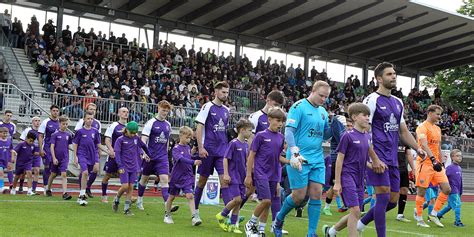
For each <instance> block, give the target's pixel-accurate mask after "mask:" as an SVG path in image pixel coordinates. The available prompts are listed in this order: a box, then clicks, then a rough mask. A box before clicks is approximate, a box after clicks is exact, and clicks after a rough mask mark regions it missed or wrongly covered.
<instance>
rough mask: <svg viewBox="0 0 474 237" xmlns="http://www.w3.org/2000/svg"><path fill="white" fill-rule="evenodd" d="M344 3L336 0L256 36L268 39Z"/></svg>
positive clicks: (343, 0)
mask: <svg viewBox="0 0 474 237" xmlns="http://www.w3.org/2000/svg"><path fill="white" fill-rule="evenodd" d="M344 2H345V0H336V1H335V2H332V3H329V4H327V5H324V6H322V7H320V8H316V9H314V10H312V11H309V12H306V13H303V14H302V15H299V16H297V17H294V18H292V19H290V20H287V21H285V22H282V23H280V24H278V25H275V26H272V27H270V28H268V29H265V30H263V31H260V32H258V33H257V34H256V35H258V36H262V37H268V36H270V35H273V34H275V33H277V32H280V31H282V30H285V29H288V28H291V27H294V26H295V25H298V24H301V23H304V22H306V21H308V19H313V18H314V17H315V16H317V15H319V14H321V13H324V12H326V11H328V10H331V9H333V8H335V7H337V6H339V5H341V4H342V3H344Z"/></svg>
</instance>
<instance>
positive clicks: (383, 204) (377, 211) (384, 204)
mask: <svg viewBox="0 0 474 237" xmlns="http://www.w3.org/2000/svg"><path fill="white" fill-rule="evenodd" d="M376 200H377V201H376V202H375V206H374V207H373V208H371V209H370V210H369V212H368V213H367V214H366V215H365V216H364V217H362V219H361V222H362V223H363V224H364V225H367V224H368V223H369V222H371V221H372V220H374V222H375V228H376V230H377V236H379V237H385V236H386V235H385V234H386V220H385V216H386V212H387V210H389V208H390V209H393V208H394V207H396V206H397V204H396V203H391V204H390V205H389V200H390V193H380V194H376Z"/></svg>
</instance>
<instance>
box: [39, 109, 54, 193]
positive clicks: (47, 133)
mask: <svg viewBox="0 0 474 237" xmlns="http://www.w3.org/2000/svg"><path fill="white" fill-rule="evenodd" d="M49 112H50V114H51V115H50V117H49V118H47V119H45V120H43V122H42V123H41V125H40V127H39V129H38V133H39V136H38V146H39V149H40V156H41V157H42V158H43V165H44V170H43V186H44V195H46V185H48V180H49V175H50V174H51V168H50V167H51V166H50V165H51V161H52V160H51V159H52V158H51V150H50V149H51V135H52V134H53V133H55V132H56V131H57V130H58V129H59V120H58V118H59V107H58V106H57V105H51V107H49Z"/></svg>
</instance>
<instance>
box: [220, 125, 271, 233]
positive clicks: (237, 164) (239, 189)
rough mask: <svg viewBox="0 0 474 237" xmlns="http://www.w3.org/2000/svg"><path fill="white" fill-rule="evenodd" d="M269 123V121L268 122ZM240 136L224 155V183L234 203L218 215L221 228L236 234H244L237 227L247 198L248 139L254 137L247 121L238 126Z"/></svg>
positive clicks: (229, 204) (251, 126)
mask: <svg viewBox="0 0 474 237" xmlns="http://www.w3.org/2000/svg"><path fill="white" fill-rule="evenodd" d="M267 121H268V120H267ZM236 128H237V132H238V136H237V138H235V139H233V140H232V141H230V142H229V146H227V150H226V152H225V154H224V177H223V178H224V182H225V183H227V184H229V195H230V198H232V201H230V202H228V203H227V205H226V206H225V207H224V209H223V210H222V211H221V212H219V213H217V214H216V219H217V221H218V223H219V226H220V227H221V228H222V229H223V230H224V231H228V232H232V233H236V234H242V231H240V230H239V226H238V225H237V224H238V223H237V220H238V218H239V211H240V204H241V203H242V200H243V199H244V198H246V197H247V196H246V192H245V185H244V181H245V176H246V174H247V169H246V164H247V154H248V149H249V146H248V143H247V141H246V140H247V139H249V138H250V136H251V135H252V130H253V124H252V123H251V122H250V121H249V120H247V119H240V120H239V122H237V124H236ZM231 211H232V216H231V218H230V225H227V223H226V221H225V218H226V217H227V216H228V215H229V214H230V212H231Z"/></svg>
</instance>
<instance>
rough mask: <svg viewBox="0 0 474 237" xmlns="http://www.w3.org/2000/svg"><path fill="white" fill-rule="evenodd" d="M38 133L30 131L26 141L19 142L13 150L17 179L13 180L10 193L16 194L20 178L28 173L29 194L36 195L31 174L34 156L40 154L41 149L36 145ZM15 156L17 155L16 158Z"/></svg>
mask: <svg viewBox="0 0 474 237" xmlns="http://www.w3.org/2000/svg"><path fill="white" fill-rule="evenodd" d="M35 140H36V134H35V133H34V132H30V133H28V134H27V135H26V140H25V141H24V142H20V143H18V144H17V145H16V146H15V148H14V149H13V151H14V152H12V163H15V161H16V167H15V179H14V180H13V186H12V189H11V190H10V194H12V195H15V194H16V185H17V183H18V179H20V176H21V175H22V174H23V173H26V177H27V178H28V193H27V195H28V196H33V195H36V194H35V193H34V192H33V190H32V188H31V186H32V174H31V166H32V164H33V157H34V156H35V155H38V154H39V149H38V147H37V146H35ZM15 157H17V158H16V159H15Z"/></svg>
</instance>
